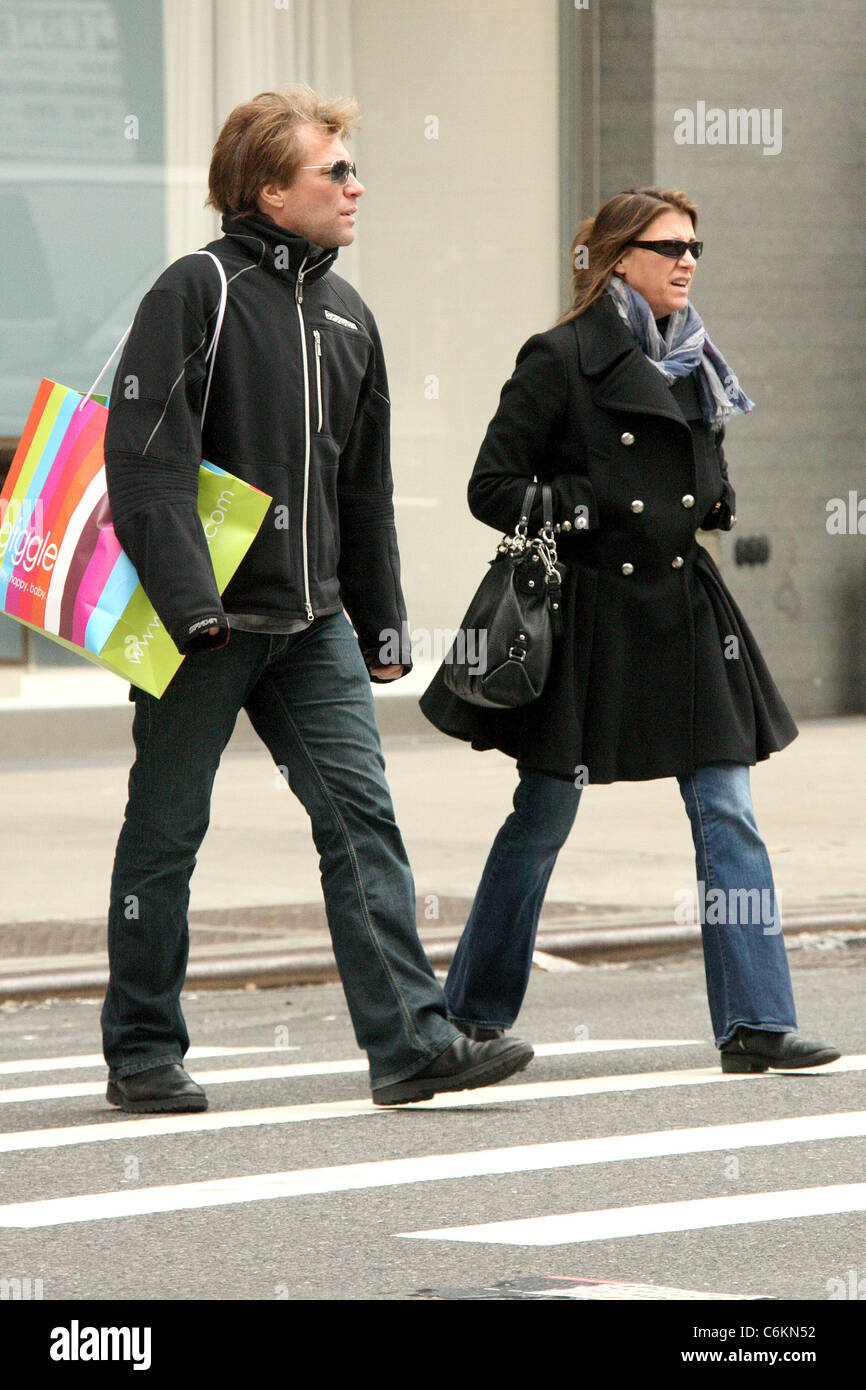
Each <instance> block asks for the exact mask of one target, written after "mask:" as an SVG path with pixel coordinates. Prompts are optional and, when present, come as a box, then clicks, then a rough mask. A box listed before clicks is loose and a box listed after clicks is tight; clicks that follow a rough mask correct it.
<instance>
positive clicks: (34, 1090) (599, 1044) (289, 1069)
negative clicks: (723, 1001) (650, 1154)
mask: <svg viewBox="0 0 866 1390" xmlns="http://www.w3.org/2000/svg"><path fill="white" fill-rule="evenodd" d="M698 1046H700V1043H699V1042H696V1041H695V1040H694V1039H690V1038H672V1039H666V1038H665V1039H661V1040H659V1041H656V1040H655V1039H652V1038H650V1039H646V1038H612V1039H609V1040H605V1039H599V1040H597V1041H593V1042H563V1043H540V1044H539V1045H538V1047H536V1049H535V1055H536V1056H537V1057H566V1056H571V1055H577V1054H579V1053H582V1052H626V1051H631V1050H634V1049H635V1048H657V1047H698ZM240 1050H242V1049H240ZM249 1050H250V1051H251V1052H267V1051H269V1050H272V1051H273V1052H275V1053H277V1052H279V1053H284V1052H292V1051H297V1049H296V1048H286V1047H275V1048H273V1049H268V1048H250V1049H249ZM191 1052H192V1049H190V1053H191ZM190 1053H188V1054H187V1056H190ZM199 1055H200V1056H206V1055H210V1056H227V1055H229V1049H226V1052H225V1053H221V1052H219V1051H218V1050H217V1049H211V1050H210V1052H209V1053H207V1052H205V1051H204V1050H203V1051H202V1052H201V1053H200V1054H199ZM65 1061H66V1059H59V1061H58V1068H57V1069H58V1071H59V1070H60V1069H61V1066H60V1063H61V1062H65ZM81 1065H84V1063H83V1062H82V1063H81ZM87 1065H93V1066H101V1067H103V1068H104V1067H105V1062H104V1061H103V1060H102V1058H101V1057H100V1058H98V1059H97V1060H94V1061H93V1062H92V1063H90V1062H88V1063H87ZM24 1069H26V1068H24ZM41 1069H42V1068H41V1067H40V1068H39V1070H41ZM32 1070H34V1071H35V1070H37V1068H36V1067H34V1068H32ZM366 1070H367V1063H366V1062H365V1061H364V1060H363V1059H361V1058H351V1059H348V1060H344V1061H339V1062H292V1063H289V1064H287V1065H286V1066H283V1067H273V1066H264V1067H235V1068H228V1067H226V1068H222V1069H221V1070H219V1071H210V1072H198V1071H196V1073H195V1078H194V1079H195V1080H196V1081H198V1082H199V1083H200V1084H201V1085H203V1086H204V1085H208V1086H219V1085H226V1084H227V1083H229V1082H239V1081H269V1080H271V1079H277V1080H279V1079H281V1078H283V1077H290V1076H341V1075H350V1074H352V1073H357V1072H366ZM104 1091H105V1079H104V1077H103V1079H102V1080H101V1081H69V1082H57V1083H55V1084H53V1085H48V1086H14V1087H9V1088H7V1089H5V1090H0V1105H3V1104H14V1103H18V1102H20V1101H25V1100H26V1101H30V1100H64V1099H69V1098H71V1097H74V1096H98V1095H102V1094H103V1093H104Z"/></svg>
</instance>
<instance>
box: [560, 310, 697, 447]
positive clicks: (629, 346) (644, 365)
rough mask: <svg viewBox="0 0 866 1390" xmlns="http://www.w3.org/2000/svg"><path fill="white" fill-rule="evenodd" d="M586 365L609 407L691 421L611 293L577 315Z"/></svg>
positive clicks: (600, 401) (597, 397) (581, 353)
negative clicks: (627, 322) (629, 325)
mask: <svg viewBox="0 0 866 1390" xmlns="http://www.w3.org/2000/svg"><path fill="white" fill-rule="evenodd" d="M572 322H573V324H574V331H575V334H576V336H577V343H578V353H579V356H580V369H581V372H582V373H583V375H584V376H586V377H589V378H590V384H591V387H592V393H593V398H594V399H595V401H596V402H597V404H598V405H601V406H604V407H605V408H606V409H608V410H628V411H636V412H637V413H638V414H643V415H664V416H666V417H667V418H668V419H671V420H675V421H676V422H677V423H678V424H681V425H685V427H686V429H688V424H687V421H686V418H685V416H684V415H683V412H682V411H681V410H680V407H679V405H678V404H677V402H676V400H675V399H674V396H673V393H672V392H671V388H670V387H669V386H668V384H667V382H666V381H665V379H664V377H663V376H662V374H661V372H660V371H659V370H658V368H657V367H654V366H653V364H652V363H651V362H650V360H649V358H648V357H647V355H646V353H645V352H644V351H643V349H642V348H641V346H640V344H639V343H638V342H637V340H636V338H635V337H634V334H633V333H632V332H631V330H630V328H629V327H628V325H627V324H626V323H625V322H624V321H623V319H622V318H621V317H620V315H619V313H618V311H617V308H616V305H615V304H614V302H613V300H612V299H611V297H610V295H609V294H603V295H602V297H601V299H599V300H596V302H595V304H593V305H592V306H591V307H590V308H589V309H587V311H586V313H585V314H580V315H579V317H578V318H576V319H573V320H572Z"/></svg>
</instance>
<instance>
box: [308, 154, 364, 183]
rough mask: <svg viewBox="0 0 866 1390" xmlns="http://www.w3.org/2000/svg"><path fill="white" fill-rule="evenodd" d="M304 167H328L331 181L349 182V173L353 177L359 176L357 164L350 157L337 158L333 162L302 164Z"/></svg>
mask: <svg viewBox="0 0 866 1390" xmlns="http://www.w3.org/2000/svg"><path fill="white" fill-rule="evenodd" d="M301 168H302V169H327V170H328V173H329V175H330V179H331V183H348V182H349V175H350V174H351V176H352V178H353V179H354V178H357V177H358V171H357V169H356V168H355V165H354V164H352V163H351V162H350V161H349V160H348V159H335V160H334V162H333V164H302V165H301Z"/></svg>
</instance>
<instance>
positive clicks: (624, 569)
mask: <svg viewBox="0 0 866 1390" xmlns="http://www.w3.org/2000/svg"><path fill="white" fill-rule="evenodd" d="M622 572H623V574H634V565H630V564H629V562H628V560H626V562H625V564H624V565H623V567H622Z"/></svg>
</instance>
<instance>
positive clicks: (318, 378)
mask: <svg viewBox="0 0 866 1390" xmlns="http://www.w3.org/2000/svg"><path fill="white" fill-rule="evenodd" d="M313 337H314V338H315V340H316V395H317V396H318V398H319V427H318V429H317V431H316V433H317V434H321V433H322V424H323V423H324V422H323V418H322V335H321V333H320V332H319V330H318V328H314V329H313Z"/></svg>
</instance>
